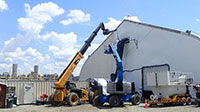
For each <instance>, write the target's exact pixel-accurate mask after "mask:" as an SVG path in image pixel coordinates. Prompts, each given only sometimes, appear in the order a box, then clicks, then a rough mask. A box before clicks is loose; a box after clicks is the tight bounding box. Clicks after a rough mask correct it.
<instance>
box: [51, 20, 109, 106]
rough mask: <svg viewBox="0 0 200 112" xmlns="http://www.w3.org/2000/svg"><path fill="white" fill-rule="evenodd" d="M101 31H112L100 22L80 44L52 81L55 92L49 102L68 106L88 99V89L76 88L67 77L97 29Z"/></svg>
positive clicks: (105, 32)
mask: <svg viewBox="0 0 200 112" xmlns="http://www.w3.org/2000/svg"><path fill="white" fill-rule="evenodd" d="M100 29H101V30H102V31H103V34H104V35H108V34H109V33H111V32H113V31H109V30H108V29H105V27H104V24H103V23H100V24H99V26H98V27H97V28H96V29H95V30H94V31H93V33H92V34H91V35H90V37H89V38H88V40H86V41H85V44H84V45H83V46H82V48H81V49H80V51H79V52H77V54H76V55H75V56H74V58H73V59H72V60H71V62H70V63H69V65H68V66H67V67H66V68H65V69H64V71H63V73H62V74H61V75H60V77H59V78H58V80H57V81H56V82H55V83H54V85H55V87H54V89H55V92H54V93H53V94H52V95H51V96H50V97H49V103H50V104H52V105H54V106H57V105H63V104H69V105H70V106H75V105H77V104H79V103H80V102H82V101H88V100H89V98H88V91H87V90H86V89H78V88H76V84H75V83H72V82H69V81H68V79H69V77H70V75H71V74H72V72H73V71H74V69H75V68H76V66H77V64H78V63H79V62H80V60H81V59H82V58H83V55H84V53H85V52H86V51H87V49H88V48H89V46H90V43H91V42H92V41H93V39H94V38H95V36H96V35H97V33H98V31H99V30H100Z"/></svg>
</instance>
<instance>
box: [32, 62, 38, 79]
mask: <svg viewBox="0 0 200 112" xmlns="http://www.w3.org/2000/svg"><path fill="white" fill-rule="evenodd" d="M38 71H39V67H38V65H34V72H33V77H34V78H35V79H37V78H38Z"/></svg>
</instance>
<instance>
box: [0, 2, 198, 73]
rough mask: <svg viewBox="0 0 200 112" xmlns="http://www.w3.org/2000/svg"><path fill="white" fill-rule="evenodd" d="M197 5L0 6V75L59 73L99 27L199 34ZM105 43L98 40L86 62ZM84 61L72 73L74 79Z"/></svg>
mask: <svg viewBox="0 0 200 112" xmlns="http://www.w3.org/2000/svg"><path fill="white" fill-rule="evenodd" d="M199 4H200V1H199V0H190V1H188V0H176V1H175V0H166V1H161V0H123V1H122V0H99V1H95V0H73V1H67V0H16V1H14V0H0V73H2V72H4V71H7V72H11V66H12V63H17V64H18V71H19V72H18V73H19V74H22V73H25V74H26V73H29V72H31V71H33V66H34V65H35V64H38V65H39V69H40V73H61V72H62V71H63V69H64V68H65V67H66V66H67V64H68V63H69V61H70V60H71V58H72V57H73V56H74V55H75V53H76V52H77V51H78V50H79V48H80V46H81V45H82V44H83V42H84V40H86V39H87V38H88V36H89V35H90V34H91V32H92V31H93V30H94V29H95V28H96V27H97V25H98V24H99V23H100V22H104V23H105V26H106V27H108V28H110V29H114V28H115V27H116V26H117V25H118V24H119V23H120V22H121V21H123V19H124V18H125V17H127V16H128V15H130V16H131V18H129V19H132V20H134V21H138V22H143V23H148V24H153V25H158V26H163V27H168V28H172V29H177V30H181V31H185V30H192V31H193V32H196V33H200V13H199V11H200V7H199ZM105 38H106V37H105V36H103V35H102V34H99V35H98V36H97V37H96V40H95V41H94V42H93V44H92V46H91V48H90V49H89V50H88V52H87V53H86V55H85V57H86V58H87V56H88V55H89V54H90V53H91V52H92V51H93V50H94V49H96V48H97V47H98V45H99V44H100V43H101V42H102V41H103V40H104V39H105ZM86 58H84V59H83V60H82V61H81V63H80V65H79V66H78V67H77V69H76V70H75V72H74V74H76V75H78V73H79V71H80V69H81V66H82V64H83V63H84V60H85V59H86Z"/></svg>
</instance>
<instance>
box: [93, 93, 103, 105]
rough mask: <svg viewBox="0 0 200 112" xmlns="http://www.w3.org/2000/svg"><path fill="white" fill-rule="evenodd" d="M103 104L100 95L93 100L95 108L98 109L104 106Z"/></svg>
mask: <svg viewBox="0 0 200 112" xmlns="http://www.w3.org/2000/svg"><path fill="white" fill-rule="evenodd" d="M103 104H104V103H101V102H100V96H99V95H97V96H95V97H94V100H93V105H94V106H97V107H98V106H102V105H103Z"/></svg>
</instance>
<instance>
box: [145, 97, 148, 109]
mask: <svg viewBox="0 0 200 112" xmlns="http://www.w3.org/2000/svg"><path fill="white" fill-rule="evenodd" d="M145 108H148V104H147V99H145Z"/></svg>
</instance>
